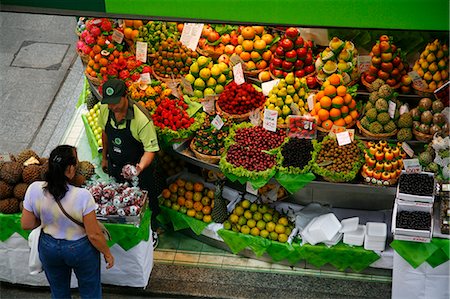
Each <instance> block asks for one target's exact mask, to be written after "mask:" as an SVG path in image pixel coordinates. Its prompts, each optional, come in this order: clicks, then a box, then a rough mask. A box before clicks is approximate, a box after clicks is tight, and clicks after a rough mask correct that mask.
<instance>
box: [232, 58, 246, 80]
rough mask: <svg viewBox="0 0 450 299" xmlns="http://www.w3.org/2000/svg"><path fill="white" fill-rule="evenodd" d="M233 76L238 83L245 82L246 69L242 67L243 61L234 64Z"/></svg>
mask: <svg viewBox="0 0 450 299" xmlns="http://www.w3.org/2000/svg"><path fill="white" fill-rule="evenodd" d="M233 77H234V82H236V84H237V85H241V84H242V83H245V79H244V70H243V69H242V64H241V63H238V64H236V65H235V66H233Z"/></svg>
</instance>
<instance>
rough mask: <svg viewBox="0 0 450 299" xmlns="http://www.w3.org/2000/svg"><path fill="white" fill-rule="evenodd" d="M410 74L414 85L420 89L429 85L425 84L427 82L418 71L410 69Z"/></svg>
mask: <svg viewBox="0 0 450 299" xmlns="http://www.w3.org/2000/svg"><path fill="white" fill-rule="evenodd" d="M408 76H410V77H411V79H412V81H413V85H415V86H416V87H418V88H420V89H425V88H427V85H426V84H425V82H424V81H423V80H422V78H421V77H420V76H419V74H418V73H417V72H416V71H410V72H409V73H408Z"/></svg>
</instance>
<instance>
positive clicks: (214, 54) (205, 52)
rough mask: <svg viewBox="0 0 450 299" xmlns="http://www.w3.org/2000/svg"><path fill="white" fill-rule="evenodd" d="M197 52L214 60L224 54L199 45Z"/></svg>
mask: <svg viewBox="0 0 450 299" xmlns="http://www.w3.org/2000/svg"><path fill="white" fill-rule="evenodd" d="M197 53H198V54H200V55H202V56H206V57H211V58H212V59H214V60H217V59H218V58H219V57H220V55H222V54H220V53H217V52H214V51H208V50H203V49H201V48H199V47H197Z"/></svg>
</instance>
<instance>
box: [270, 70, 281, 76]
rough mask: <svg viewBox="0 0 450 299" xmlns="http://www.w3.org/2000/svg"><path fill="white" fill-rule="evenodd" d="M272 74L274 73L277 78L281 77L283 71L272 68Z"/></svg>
mask: <svg viewBox="0 0 450 299" xmlns="http://www.w3.org/2000/svg"><path fill="white" fill-rule="evenodd" d="M272 75H274V76H275V77H277V78H281V77H283V71H281V70H273V71H272Z"/></svg>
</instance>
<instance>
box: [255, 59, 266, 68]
mask: <svg viewBox="0 0 450 299" xmlns="http://www.w3.org/2000/svg"><path fill="white" fill-rule="evenodd" d="M266 67H267V61H265V60H260V61H258V62H257V63H256V68H257V69H258V70H263V69H265V68H266Z"/></svg>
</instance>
